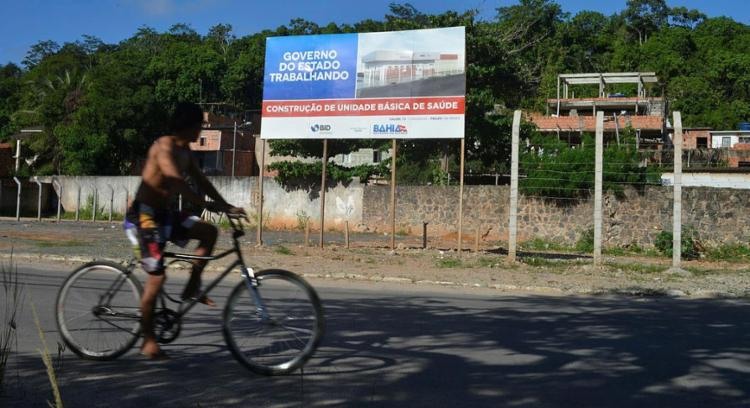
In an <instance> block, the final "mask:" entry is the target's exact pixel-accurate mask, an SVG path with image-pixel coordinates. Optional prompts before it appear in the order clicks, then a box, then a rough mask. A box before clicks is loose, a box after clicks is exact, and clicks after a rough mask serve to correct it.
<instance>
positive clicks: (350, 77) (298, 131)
mask: <svg viewBox="0 0 750 408" xmlns="http://www.w3.org/2000/svg"><path fill="white" fill-rule="evenodd" d="M465 48H466V47H465V30H464V27H452V28H438V29H429V30H412V31H395V32H381V33H364V34H332V35H308V36H292V37H270V38H268V39H267V41H266V60H265V61H266V62H265V73H264V82H263V111H262V115H263V120H262V122H261V137H262V138H264V139H377V138H380V139H394V138H396V139H438V138H463V137H464V110H465V109H464V107H465V94H466V72H465V65H466V49H465Z"/></svg>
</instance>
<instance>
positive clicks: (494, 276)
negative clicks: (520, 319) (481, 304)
mask: <svg viewBox="0 0 750 408" xmlns="http://www.w3.org/2000/svg"><path fill="white" fill-rule="evenodd" d="M303 236H304V235H303V234H302V233H300V232H298V231H268V232H265V233H264V244H265V245H264V246H262V247H258V246H257V245H256V242H255V231H249V232H248V234H247V235H246V236H245V237H243V238H241V240H242V241H241V242H242V244H243V251H244V253H245V256H246V260H247V262H248V263H249V265H250V266H252V267H254V268H256V269H264V268H270V267H274V268H283V269H289V270H292V271H295V272H297V273H300V274H303V275H305V276H308V277H315V278H328V279H349V280H352V279H354V280H362V281H384V282H397V283H403V284H424V285H444V286H459V287H477V288H491V289H496V290H504V291H514V292H518V291H527V292H545V293H600V292H601V293H626V294H628V293H629V294H634V295H660V294H661V295H672V296H695V297H704V296H726V297H743V296H746V295H748V294H750V264H748V263H747V262H744V261H742V260H734V261H733V262H707V261H690V262H685V263H684V265H683V267H684V268H685V269H686V270H687V271H688V272H689V273H687V274H684V275H682V274H674V273H669V272H667V269H668V268H669V266H670V259H668V258H665V257H653V256H638V257H636V256H617V257H613V256H609V257H606V259H605V261H604V264H603V265H602V266H601V267H595V266H593V265H592V263H593V261H592V259H591V258H590V257H588V256H586V255H580V254H571V253H549V252H536V253H531V252H526V253H521V254H520V255H521V257H520V262H517V263H508V262H507V261H506V256H505V253H504V250H503V249H502V248H500V247H498V246H493V245H490V244H488V243H483V245H482V247H481V248H480V249H481V250H480V251H479V252H475V251H473V250H465V251H463V252H462V253H460V254H459V253H458V252H456V251H455V250H453V249H449V248H451V247H453V246H454V245H455V240H443V241H441V240H435V239H432V240H431V241H430V242H429V245H428V248H427V249H422V248H421V238H419V237H397V243H398V246H397V249H396V250H395V251H391V250H390V249H389V242H390V241H389V237H387V236H383V235H375V234H356V235H352V237H351V247H350V248H349V249H347V248H345V247H344V244H343V236H342V235H341V234H335V233H327V234H326V246H325V248H324V249H320V248H318V247H317V246H315V247H313V246H305V245H304V242H303V241H304V238H303ZM310 240H311V245H317V243H318V235H317V234H311V238H310ZM229 242H230V241H229V234H228V233H227V232H226V231H223V232H222V234H221V238H220V241H219V245H218V246H219V249H221V248H228V247H229ZM464 247H468V248H472V249H473V243H472V242H468V241H467V242H466V243H465V244H464ZM173 249H174V248H173ZM11 251H12V252H13V253H14V258H15V261H16V262H18V263H22V262H33V261H34V260H46V261H50V260H52V261H56V262H69V263H71V264H72V263H77V262H85V261H89V260H92V259H97V258H99V259H101V258H109V259H116V260H123V261H125V260H127V259H128V258H129V257H130V256H131V254H132V250H131V248H130V244H129V243H128V242H127V241H126V240H125V236H124V234H123V233H122V230H121V228H120V226H119V224H118V223H113V224H110V223H92V222H78V223H76V222H61V223H56V222H49V221H44V222H36V221H26V222H24V221H21V222H16V221H11V220H0V253H2V254H3V255H4V256H5V257H6V258H7V257H9V256H10V254H11ZM227 263H228V260H227V261H225V260H222V261H217V262H215V263H213V264H212V265H210V269H209V270H210V271H218V270H220V269H221V268H222V266H225V265H226V264H227Z"/></svg>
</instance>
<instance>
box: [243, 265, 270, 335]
mask: <svg viewBox="0 0 750 408" xmlns="http://www.w3.org/2000/svg"><path fill="white" fill-rule="evenodd" d="M242 280H243V281H244V282H245V285H246V286H247V290H248V292H250V296H251V297H252V298H253V301H254V302H255V311H256V312H257V313H258V314H259V315H260V318H261V320H264V321H266V320H270V316H269V315H268V311H267V310H266V305H265V303H263V298H262V297H261V296H260V291H259V290H258V286H260V282H258V278H256V277H255V272H254V271H253V269H252V268H247V267H245V266H244V265H243V266H242Z"/></svg>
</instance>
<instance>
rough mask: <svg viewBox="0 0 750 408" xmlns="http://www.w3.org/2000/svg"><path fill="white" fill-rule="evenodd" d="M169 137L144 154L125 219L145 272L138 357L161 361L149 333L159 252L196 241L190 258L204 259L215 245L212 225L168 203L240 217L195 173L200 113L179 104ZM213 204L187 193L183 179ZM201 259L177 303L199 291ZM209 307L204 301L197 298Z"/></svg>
mask: <svg viewBox="0 0 750 408" xmlns="http://www.w3.org/2000/svg"><path fill="white" fill-rule="evenodd" d="M169 125H170V134H169V135H165V136H161V137H160V138H158V139H157V140H156V141H155V142H154V143H153V145H151V147H150V148H149V150H148V154H147V157H146V163H145V165H144V167H143V173H142V180H141V184H140V186H139V187H138V191H137V192H136V194H135V199H134V200H133V203H132V205H131V206H130V208H129V209H128V214H127V217H126V218H127V221H128V222H129V223H132V224H134V225H135V226H136V228H137V230H138V234H137V235H138V244H139V246H140V252H141V257H140V258H141V266H142V267H143V269H144V270H145V271H146V272H147V273H148V274H149V277H148V279H147V281H146V285H145V287H144V289H143V296H142V298H141V328H142V331H143V345H142V346H141V353H142V354H143V355H145V356H147V357H149V358H152V359H154V358H163V357H165V354H164V352H163V351H162V350H161V349H160V347H159V344H158V343H157V341H156V336H155V334H154V321H153V311H154V303H155V301H156V297H157V295H158V293H159V291H160V290H161V288H162V285H163V284H164V282H165V279H166V277H165V275H164V258H163V251H164V246H165V244H166V242H167V241H172V242H174V243H177V244H178V245H181V246H182V245H184V243H185V241H187V240H189V239H197V240H198V241H199V243H198V247H197V248H196V250H195V254H196V255H198V256H209V255H211V251H212V250H213V247H214V244H215V243H216V237H217V235H218V231H217V229H216V227H214V226H213V225H211V224H209V223H206V222H203V221H201V220H200V218H198V217H196V216H193V215H189V214H187V213H184V212H177V211H173V210H172V209H171V208H170V203H172V202H174V198H175V197H176V196H177V195H182V199H183V200H185V201H187V202H188V203H192V204H194V205H196V206H200V207H201V208H208V209H210V210H212V211H222V212H227V213H229V214H232V215H244V214H245V211H244V210H243V209H241V208H237V207H233V206H231V205H229V204H228V203H227V202H226V201H225V200H224V198H222V197H221V195H220V194H219V192H218V191H217V190H216V188H215V187H214V186H213V185H212V184H211V183H210V182H209V181H208V179H207V178H206V176H205V175H204V174H203V173H201V171H200V169H199V167H198V165H197V163H196V162H195V160H194V158H193V156H192V154H191V152H190V143H191V142H195V141H197V140H198V137H199V135H200V132H201V127H202V125H203V111H202V109H201V108H200V107H199V106H198V105H196V104H194V103H179V104H178V105H177V107H176V108H175V110H174V113H173V114H172V117H171V119H170V123H169ZM187 177H190V179H191V180H193V181H194V182H195V184H196V185H197V187H198V188H199V189H200V190H201V191H203V192H205V193H206V195H208V197H209V198H211V199H212V200H213V201H211V202H207V201H205V200H204V198H203V196H201V195H199V194H198V193H196V192H195V191H193V190H192V189H191V188H190V186H189V185H188V183H187V181H186V178H187ZM205 266H206V261H205V260H194V261H193V267H192V271H191V274H190V279H189V280H188V283H187V285H185V290H184V291H183V293H182V298H183V299H188V298H192V297H194V296H196V295H197V294H198V293H199V290H200V284H201V272H202V271H203V268H204V267H205ZM199 301H200V302H202V303H205V304H207V305H213V304H214V303H213V301H211V299H208V298H202V299H199Z"/></svg>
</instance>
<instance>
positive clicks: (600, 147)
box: [594, 111, 604, 265]
mask: <svg viewBox="0 0 750 408" xmlns="http://www.w3.org/2000/svg"><path fill="white" fill-rule="evenodd" d="M603 173H604V111H599V112H597V113H596V152H595V164H594V265H601V263H602V179H603V177H602V176H603Z"/></svg>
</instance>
